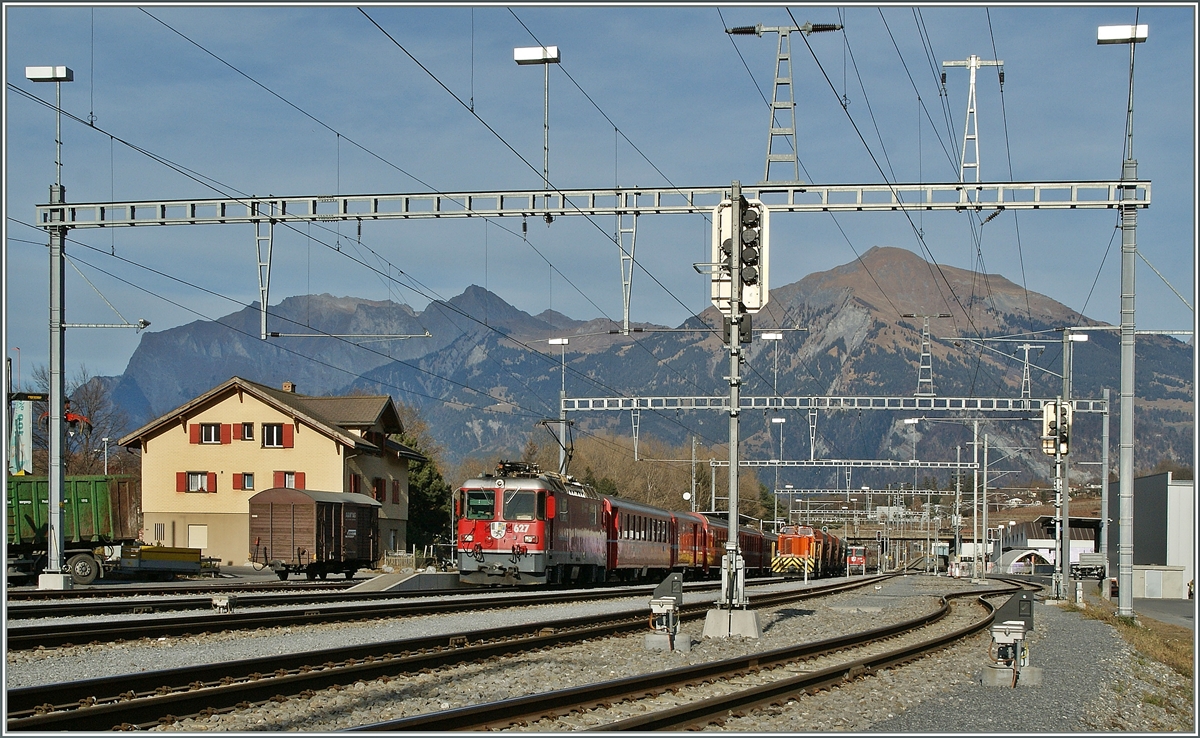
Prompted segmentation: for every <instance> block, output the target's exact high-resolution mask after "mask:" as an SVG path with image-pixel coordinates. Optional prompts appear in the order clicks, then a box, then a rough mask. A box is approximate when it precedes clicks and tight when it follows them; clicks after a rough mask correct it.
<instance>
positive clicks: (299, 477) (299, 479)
mask: <svg viewBox="0 0 1200 738" xmlns="http://www.w3.org/2000/svg"><path fill="white" fill-rule="evenodd" d="M296 489H304V472H296Z"/></svg>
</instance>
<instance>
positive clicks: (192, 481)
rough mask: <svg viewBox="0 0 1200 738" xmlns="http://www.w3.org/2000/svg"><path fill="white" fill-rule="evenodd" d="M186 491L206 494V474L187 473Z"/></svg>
mask: <svg viewBox="0 0 1200 738" xmlns="http://www.w3.org/2000/svg"><path fill="white" fill-rule="evenodd" d="M187 491H188V492H207V491H208V472H188V473H187Z"/></svg>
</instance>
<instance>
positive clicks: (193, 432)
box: [188, 423, 200, 443]
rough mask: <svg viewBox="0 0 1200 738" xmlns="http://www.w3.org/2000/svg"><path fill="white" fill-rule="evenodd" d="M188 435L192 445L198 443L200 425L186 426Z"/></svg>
mask: <svg viewBox="0 0 1200 738" xmlns="http://www.w3.org/2000/svg"><path fill="white" fill-rule="evenodd" d="M188 434H189V438H190V440H191V442H192V443H200V424H199V423H192V424H191V425H190V426H188Z"/></svg>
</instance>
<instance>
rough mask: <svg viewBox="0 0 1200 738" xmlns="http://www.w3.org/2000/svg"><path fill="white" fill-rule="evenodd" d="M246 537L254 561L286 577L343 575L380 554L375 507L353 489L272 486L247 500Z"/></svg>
mask: <svg viewBox="0 0 1200 738" xmlns="http://www.w3.org/2000/svg"><path fill="white" fill-rule="evenodd" d="M249 504H250V542H251V545H252V546H253V549H254V550H253V555H254V558H255V560H256V561H262V562H264V563H269V564H270V565H271V567H272V568H273V569H274V570H275V571H276V573H277V574H279V578H280V579H286V578H287V575H288V574H289V573H292V572H304V573H305V574H306V575H307V576H308V578H309V579H315V578H317V577H321V578H324V577H325V575H326V574H328V573H331V572H343V573H345V574H346V576H347V578H349V577H351V576H353V575H354V572H355V571H357V570H358V569H359V568H363V567H369V566H371V565H373V563H374V562H375V561H376V560H378V559H379V557H380V551H379V508H380V507H382V505H381V504H380V503H379V502H378V501H376V500H373V499H371V498H370V497H367V496H366V495H360V494H356V493H351V492H320V491H316V490H304V489H291V488H288V487H274V488H272V489H267V490H263V491H262V492H259V493H258V494H256V495H254V496H253V497H251V498H250V500H249Z"/></svg>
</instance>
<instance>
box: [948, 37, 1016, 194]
mask: <svg viewBox="0 0 1200 738" xmlns="http://www.w3.org/2000/svg"><path fill="white" fill-rule="evenodd" d="M946 67H966V68H967V69H969V70H970V72H971V87H970V91H969V92H968V94H967V117H966V120H965V121H963V148H962V158H961V159H960V160H959V166H958V181H959V182H966V181H967V170H968V169H974V170H975V181H976V182H978V181H979V121H978V120H977V118H976V115H975V73H976V72H977V71H978V70H979V68H980V67H1000V86H1001V87H1003V86H1004V61H1003V60H1002V59H992V60H984V59H980V58H979V57H978V56H976V55H974V54H971V56H969V57H968V58H967V59H965V60H963V61H946V62H942V68H943V69H945V68H946ZM945 85H946V73H945V72H942V87H943V89H944V88H945ZM971 147H973V148H974V151H973V152H972V153H974V158H973V159H971V160H970V161H968V159H967V153H968V151H969V148H971Z"/></svg>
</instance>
